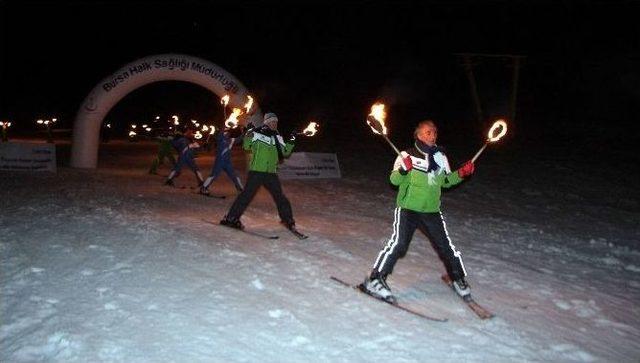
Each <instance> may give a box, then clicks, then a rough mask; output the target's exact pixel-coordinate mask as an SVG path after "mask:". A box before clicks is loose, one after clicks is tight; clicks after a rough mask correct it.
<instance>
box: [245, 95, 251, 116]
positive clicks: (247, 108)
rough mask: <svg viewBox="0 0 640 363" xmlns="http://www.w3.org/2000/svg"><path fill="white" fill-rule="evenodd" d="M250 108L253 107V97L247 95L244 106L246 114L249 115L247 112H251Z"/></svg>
mask: <svg viewBox="0 0 640 363" xmlns="http://www.w3.org/2000/svg"><path fill="white" fill-rule="evenodd" d="M251 106H253V97H251V96H249V95H247V103H245V104H244V109H245V110H246V113H249V111H251Z"/></svg>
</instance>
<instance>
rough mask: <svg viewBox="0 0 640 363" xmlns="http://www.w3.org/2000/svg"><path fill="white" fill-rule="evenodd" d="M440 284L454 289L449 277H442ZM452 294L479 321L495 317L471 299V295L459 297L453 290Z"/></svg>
mask: <svg viewBox="0 0 640 363" xmlns="http://www.w3.org/2000/svg"><path fill="white" fill-rule="evenodd" d="M441 278H442V282H444V283H445V284H447V285H449V287H450V288H452V289H454V287H453V282H452V281H451V279H450V278H449V275H446V274H445V275H442V276H441ZM453 291H454V293H455V294H456V296H458V297H460V298H461V299H462V300H463V301H464V302H465V304H467V306H468V307H469V309H471V311H473V312H474V313H475V314H476V315H478V317H479V318H480V319H483V320H484V319H491V318H493V317H494V316H495V315H494V314H493V313H492V312H491V311H489V310H487V309H486V308H485V307H483V306H482V305H480V304H478V303H477V302H476V301H475V300H474V299H473V297H472V296H471V294H469V295H467V296H465V297H461V296H460V295H458V293H457V292H455V289H454V290H453Z"/></svg>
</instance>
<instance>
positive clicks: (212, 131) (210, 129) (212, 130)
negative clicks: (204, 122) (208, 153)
mask: <svg viewBox="0 0 640 363" xmlns="http://www.w3.org/2000/svg"><path fill="white" fill-rule="evenodd" d="M215 132H216V127H215V126H213V125H211V126H209V135H213V134H214V133H215Z"/></svg>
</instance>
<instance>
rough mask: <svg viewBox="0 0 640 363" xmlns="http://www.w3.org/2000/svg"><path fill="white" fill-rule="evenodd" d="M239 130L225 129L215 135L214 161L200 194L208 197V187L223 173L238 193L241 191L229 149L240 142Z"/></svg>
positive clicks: (241, 187) (240, 184) (237, 128)
mask: <svg viewBox="0 0 640 363" xmlns="http://www.w3.org/2000/svg"><path fill="white" fill-rule="evenodd" d="M241 133H242V132H241V130H240V128H239V127H236V128H232V129H230V128H227V129H225V130H224V131H218V133H217V134H216V160H215V162H214V163H213V168H212V169H211V175H209V177H208V178H207V179H206V180H205V181H204V183H203V184H202V186H201V187H200V194H203V195H209V186H210V185H211V183H213V181H214V180H216V178H217V177H218V176H219V175H220V173H222V172H223V171H224V172H225V173H227V176H228V177H229V179H231V181H232V182H233V185H234V186H235V187H236V190H237V191H238V192H241V191H242V189H243V186H242V182H241V181H240V177H238V175H237V174H236V171H235V170H234V169H233V164H232V163H231V149H232V148H233V146H234V145H237V144H239V143H240V142H241V141H242V136H241Z"/></svg>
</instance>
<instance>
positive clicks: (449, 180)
mask: <svg viewBox="0 0 640 363" xmlns="http://www.w3.org/2000/svg"><path fill="white" fill-rule="evenodd" d="M437 137H438V130H437V126H436V124H435V123H434V122H433V121H432V120H425V121H422V122H419V123H418V125H417V126H416V128H415V131H414V135H413V139H414V142H413V147H411V148H409V149H407V150H406V151H403V152H402V153H401V156H398V157H397V158H396V160H395V163H394V165H393V168H392V170H391V173H390V176H389V180H390V182H391V184H393V185H394V186H396V187H397V188H398V192H397V198H396V208H395V211H394V221H393V224H392V233H391V237H390V238H389V240H388V241H387V242H386V243H385V245H384V246H383V248H382V249H381V251H380V252H379V254H378V255H377V257H376V258H375V261H374V263H373V267H372V269H371V272H370V274H369V276H368V277H367V278H366V279H365V281H364V282H363V283H362V284H360V285H359V287H360V288H361V289H362V290H363V291H365V292H366V293H368V294H370V295H372V296H374V297H377V298H379V299H382V300H384V301H387V302H390V303H396V298H395V296H394V295H393V293H392V292H391V288H390V287H389V285H388V283H387V278H388V276H389V275H390V274H391V273H392V271H393V268H394V266H395V264H396V262H397V261H398V260H399V259H400V258H402V257H404V256H405V255H406V253H407V251H408V248H409V245H410V243H411V240H412V238H413V234H414V232H415V231H416V229H421V230H422V231H424V232H426V234H427V235H428V237H429V238H430V240H431V241H432V242H433V244H432V245H433V247H434V248H435V250H436V252H437V254H438V256H439V257H440V259H441V260H442V262H443V264H444V267H445V269H446V271H447V275H448V277H449V279H450V280H451V285H452V287H453V289H454V290H455V292H456V293H457V294H458V295H460V296H461V297H463V298H465V297H468V298H470V293H471V290H470V287H469V284H468V283H467V281H466V280H465V277H466V275H467V273H466V270H465V268H464V264H463V262H462V257H461V254H460V252H459V251H458V250H457V249H456V247H455V246H454V245H453V243H452V241H451V238H450V235H449V232H448V231H447V225H446V223H445V218H444V216H443V214H442V211H441V189H442V188H450V187H452V186H454V185H457V184H459V183H461V182H462V181H463V180H464V179H466V178H468V177H470V176H471V175H472V174H473V173H474V164H473V162H472V161H467V162H466V163H464V164H463V165H462V166H461V167H460V168H458V169H457V170H455V171H452V170H451V168H450V165H449V161H448V159H447V156H446V155H445V153H444V151H443V149H442V148H441V147H439V146H438V145H437V144H436V140H437ZM295 139H296V133H295V132H294V133H292V134H291V136H290V137H289V138H286V139H285V138H283V137H282V136H281V135H280V134H279V133H278V117H277V116H276V115H275V114H274V113H271V112H269V113H266V114H265V115H264V120H263V123H262V125H260V126H258V127H254V126H253V125H251V124H248V125H247V126H245V127H243V128H240V127H238V128H236V129H229V128H227V129H224V130H222V131H220V132H219V133H218V134H217V135H216V141H217V147H216V160H215V163H214V165H213V169H212V171H211V175H210V176H209V177H208V178H207V179H206V180H204V179H203V177H202V175H201V174H200V171H199V169H198V167H197V165H196V163H195V161H194V153H193V150H194V149H195V148H197V147H199V145H198V144H197V143H195V142H194V140H193V130H190V129H188V128H187V129H186V130H185V131H184V133H182V134H181V135H179V136H176V137H175V138H173V140H172V141H171V143H172V145H173V147H174V148H175V149H176V151H177V152H178V155H179V156H178V160H177V162H176V163H175V166H174V168H173V170H172V171H171V173H170V174H169V176H168V177H167V180H166V181H165V184H167V185H173V180H174V179H175V178H176V177H177V176H178V175H179V173H180V170H181V168H182V167H183V166H184V165H186V166H188V167H189V168H190V169H191V170H192V171H193V172H194V173H195V174H196V177H197V178H198V182H199V185H200V193H202V194H205V195H206V194H208V193H209V190H208V188H209V186H210V185H211V182H212V181H213V180H215V179H216V178H217V176H218V175H219V174H220V173H221V172H222V171H225V172H226V173H227V175H229V177H230V178H231V180H232V181H233V183H234V185H235V186H236V189H237V190H238V191H239V192H240V193H239V195H238V196H237V197H236V199H235V201H234V202H233V204H232V205H231V207H230V209H229V211H228V212H227V213H226V215H225V216H224V217H223V218H222V220H221V221H220V224H221V225H223V226H227V227H232V228H236V229H239V230H243V229H244V226H243V224H242V223H241V222H240V217H241V216H242V214H243V213H244V211H245V209H246V208H247V207H248V205H249V203H250V202H251V200H252V199H253V197H254V196H255V194H256V192H257V191H258V189H259V187H260V186H264V187H265V188H266V189H267V190H268V191H269V193H270V194H271V195H272V196H273V199H274V201H275V202H276V205H277V209H278V214H279V216H280V220H281V223H282V224H283V225H284V226H286V227H287V228H288V229H290V230H292V231H295V232H297V231H296V230H295V221H294V218H293V213H292V209H291V203H290V202H289V200H288V199H287V198H286V196H285V195H284V194H283V192H282V187H281V184H280V180H279V179H278V176H277V174H276V172H277V167H278V164H279V163H280V162H281V161H282V159H283V158H285V157H287V156H289V155H290V154H291V152H292V150H293V148H294V144H295ZM239 143H242V146H243V148H244V149H245V150H247V151H251V153H252V157H251V161H250V164H249V172H248V177H247V183H246V184H245V185H244V186H243V185H242V183H241V182H240V179H239V178H238V176H237V174H236V172H235V171H234V169H233V167H232V165H231V155H230V154H231V152H230V151H231V148H232V147H233V146H234V145H236V144H239Z"/></svg>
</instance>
